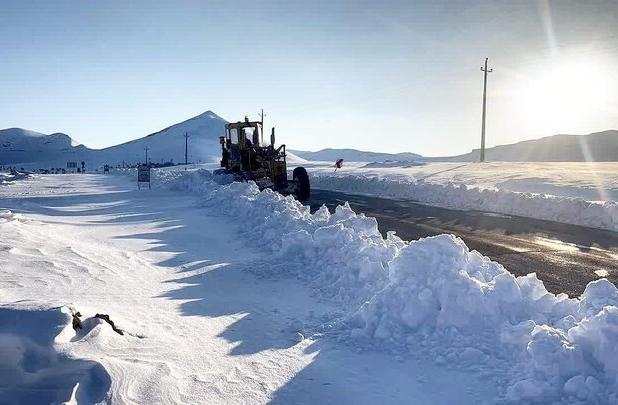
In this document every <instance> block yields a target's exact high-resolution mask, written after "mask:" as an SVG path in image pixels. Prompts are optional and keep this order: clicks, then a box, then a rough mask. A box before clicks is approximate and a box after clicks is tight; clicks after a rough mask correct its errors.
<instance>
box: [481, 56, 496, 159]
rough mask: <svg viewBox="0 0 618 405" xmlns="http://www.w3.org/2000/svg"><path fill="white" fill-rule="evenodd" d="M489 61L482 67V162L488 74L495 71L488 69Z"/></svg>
mask: <svg viewBox="0 0 618 405" xmlns="http://www.w3.org/2000/svg"><path fill="white" fill-rule="evenodd" d="M487 59H488V58H485V67H483V66H481V71H482V72H483V73H484V74H483V122H482V123H481V162H484V161H485V115H486V110H487V73H491V72H493V71H494V70H493V69H487Z"/></svg>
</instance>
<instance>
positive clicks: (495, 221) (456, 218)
mask: <svg viewBox="0 0 618 405" xmlns="http://www.w3.org/2000/svg"><path fill="white" fill-rule="evenodd" d="M311 193H312V195H311V200H310V201H309V204H310V206H311V209H312V211H315V210H317V209H318V208H319V207H320V206H321V205H322V204H325V205H326V206H327V207H328V208H329V209H331V210H332V209H333V208H334V207H335V206H337V205H339V204H342V203H344V202H345V201H347V202H348V203H349V204H350V207H352V209H354V211H356V212H362V213H364V214H365V215H367V216H372V217H375V218H376V219H377V220H378V227H379V229H380V232H382V233H383V234H386V231H396V232H397V235H398V236H399V237H401V238H403V239H405V240H413V239H418V238H422V237H426V236H433V235H439V234H442V233H451V234H454V235H457V236H459V237H460V238H461V239H463V240H464V241H465V242H466V244H467V245H468V247H470V249H475V250H478V251H479V252H481V253H482V254H484V255H485V256H488V257H490V258H491V259H493V260H495V261H497V262H499V263H502V264H503V265H504V266H505V267H506V268H507V269H508V270H509V271H511V272H512V273H514V274H515V275H518V276H520V275H525V274H528V273H531V272H536V273H537V276H538V277H539V279H541V280H543V282H544V283H545V286H546V287H547V289H548V290H549V291H551V292H554V293H560V292H564V293H567V294H569V295H570V296H578V295H580V294H581V293H582V292H583V291H584V288H585V287H586V284H587V283H588V282H590V281H592V280H596V279H598V278H602V277H606V278H608V279H609V280H610V281H612V282H613V283H614V284H618V233H615V232H610V231H605V230H600V229H594V228H586V227H582V226H576V225H568V224H561V223H558V222H551V221H542V220H538V219H530V218H522V217H516V216H509V215H502V214H494V213H489V212H480V211H455V210H449V209H444V208H438V207H432V206H427V205H422V204H418V203H415V202H414V201H401V200H390V199H384V198H377V197H367V196H361V195H353V194H346V193H339V192H334V191H325V190H312V191H311Z"/></svg>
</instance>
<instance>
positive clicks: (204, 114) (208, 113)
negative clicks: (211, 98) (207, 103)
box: [192, 110, 225, 121]
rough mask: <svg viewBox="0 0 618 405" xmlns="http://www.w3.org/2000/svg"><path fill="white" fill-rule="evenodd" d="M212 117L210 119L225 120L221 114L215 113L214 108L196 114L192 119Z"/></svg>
mask: <svg viewBox="0 0 618 405" xmlns="http://www.w3.org/2000/svg"><path fill="white" fill-rule="evenodd" d="M202 118H205V119H210V120H221V121H225V120H224V119H223V118H221V117H220V116H219V115H217V114H215V113H214V112H213V111H212V110H208V111H206V112H203V113H201V114H200V115H196V116H195V117H193V118H192V119H202Z"/></svg>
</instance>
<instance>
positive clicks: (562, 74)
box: [512, 58, 613, 130]
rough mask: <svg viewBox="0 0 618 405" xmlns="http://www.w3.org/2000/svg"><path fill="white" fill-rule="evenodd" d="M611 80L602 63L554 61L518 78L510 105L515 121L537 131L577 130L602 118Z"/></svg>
mask: <svg viewBox="0 0 618 405" xmlns="http://www.w3.org/2000/svg"><path fill="white" fill-rule="evenodd" d="M612 80H613V78H612V77H611V75H610V72H609V65H608V64H606V63H603V62H602V61H599V60H597V61H593V60H588V59H583V58H582V59H575V60H556V61H554V62H553V63H550V64H548V65H545V66H544V67H542V68H538V69H535V70H534V71H531V72H529V73H528V74H525V75H523V76H521V75H520V76H519V78H518V80H517V81H516V83H514V88H513V92H512V101H513V103H514V106H515V108H516V109H517V110H518V115H517V117H518V119H520V120H523V121H524V122H526V123H527V124H529V125H530V126H532V127H535V128H537V129H539V130H543V129H548V130H550V129H555V128H569V127H573V126H580V125H581V124H583V123H585V122H590V121H591V120H594V119H595V116H599V115H600V114H603V110H604V108H605V107H606V106H607V105H608V103H609V98H610V96H611V92H610V90H611V87H612V86H611V85H610V83H611V82H612Z"/></svg>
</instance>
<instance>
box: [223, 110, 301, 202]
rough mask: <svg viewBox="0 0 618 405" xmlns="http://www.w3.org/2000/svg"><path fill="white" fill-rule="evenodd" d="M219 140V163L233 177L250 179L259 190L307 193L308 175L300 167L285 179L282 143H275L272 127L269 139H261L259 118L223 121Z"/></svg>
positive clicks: (242, 179)
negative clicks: (265, 140) (223, 125)
mask: <svg viewBox="0 0 618 405" xmlns="http://www.w3.org/2000/svg"><path fill="white" fill-rule="evenodd" d="M219 142H220V144H221V167H222V168H224V169H223V172H225V173H231V174H233V175H234V178H235V179H236V180H237V181H249V180H253V181H255V183H256V184H257V185H258V187H259V188H260V190H263V189H266V188H270V189H272V190H274V191H277V192H279V193H282V194H286V195H288V194H291V195H294V196H295V197H296V198H297V199H298V200H300V201H304V200H307V199H308V198H309V196H310V185H309V176H308V175H307V171H306V170H305V168H304V167H297V168H295V169H294V171H293V173H292V179H291V180H290V179H288V175H287V161H286V152H285V145H284V144H282V145H280V146H279V147H275V129H274V128H272V132H271V134H270V142H269V143H268V142H266V143H265V142H264V133H263V125H262V122H261V121H249V118H248V117H245V120H244V121H238V122H231V123H228V124H226V125H225V135H224V136H221V137H220V138H219Z"/></svg>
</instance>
